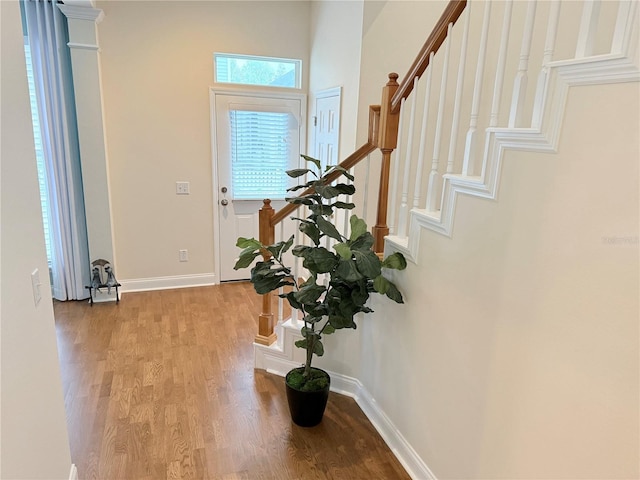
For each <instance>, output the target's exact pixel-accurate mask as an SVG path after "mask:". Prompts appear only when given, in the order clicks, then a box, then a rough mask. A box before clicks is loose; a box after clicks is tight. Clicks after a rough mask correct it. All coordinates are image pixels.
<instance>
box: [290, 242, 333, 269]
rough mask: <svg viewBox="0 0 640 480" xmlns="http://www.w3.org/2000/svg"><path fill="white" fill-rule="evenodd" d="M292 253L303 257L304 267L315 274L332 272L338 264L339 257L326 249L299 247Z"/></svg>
mask: <svg viewBox="0 0 640 480" xmlns="http://www.w3.org/2000/svg"><path fill="white" fill-rule="evenodd" d="M292 253H293V254H294V255H295V256H296V257H303V258H304V261H303V262H302V266H303V267H305V268H307V269H308V270H309V271H310V272H312V273H314V274H318V273H327V272H330V271H331V270H333V268H334V267H335V266H336V264H337V263H338V257H337V256H336V255H334V254H333V253H331V252H330V251H329V250H327V249H326V248H324V247H309V246H306V245H298V246H296V247H294V248H293V250H292Z"/></svg>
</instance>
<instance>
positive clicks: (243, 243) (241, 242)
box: [236, 237, 262, 250]
mask: <svg viewBox="0 0 640 480" xmlns="http://www.w3.org/2000/svg"><path fill="white" fill-rule="evenodd" d="M236 247H240V248H253V249H254V250H256V249H259V248H262V244H261V243H260V242H259V241H258V240H256V239H255V238H244V237H239V238H238V240H237V241H236Z"/></svg>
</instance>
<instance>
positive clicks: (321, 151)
mask: <svg viewBox="0 0 640 480" xmlns="http://www.w3.org/2000/svg"><path fill="white" fill-rule="evenodd" d="M315 112H316V114H315V119H314V123H315V129H314V132H315V135H314V154H315V156H316V158H317V159H318V160H320V163H321V164H322V167H323V168H324V167H326V166H327V165H336V164H337V163H338V162H339V158H338V145H339V143H338V142H339V135H340V88H332V89H331V90H325V91H323V92H320V93H318V94H316V105H315Z"/></svg>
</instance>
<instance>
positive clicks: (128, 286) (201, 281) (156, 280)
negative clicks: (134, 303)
mask: <svg viewBox="0 0 640 480" xmlns="http://www.w3.org/2000/svg"><path fill="white" fill-rule="evenodd" d="M120 284H121V285H122V287H120V291H121V292H122V293H128V292H145V291H149V290H167V289H170V288H189V287H204V286H208V285H215V284H216V276H215V274H213V273H198V274H194V275H174V276H169V277H152V278H131V279H128V280H120Z"/></svg>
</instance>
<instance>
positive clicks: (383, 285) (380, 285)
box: [373, 275, 391, 295]
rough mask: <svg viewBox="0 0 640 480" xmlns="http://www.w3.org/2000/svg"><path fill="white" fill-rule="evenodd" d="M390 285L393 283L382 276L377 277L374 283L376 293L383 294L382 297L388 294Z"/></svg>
mask: <svg viewBox="0 0 640 480" xmlns="http://www.w3.org/2000/svg"><path fill="white" fill-rule="evenodd" d="M390 283H391V282H390V281H389V280H387V279H386V278H384V277H383V276H382V275H380V276H379V277H376V278H375V280H374V281H373V288H374V290H375V291H376V292H378V293H381V294H382V295H385V294H386V293H387V290H388V289H389V284H390Z"/></svg>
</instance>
